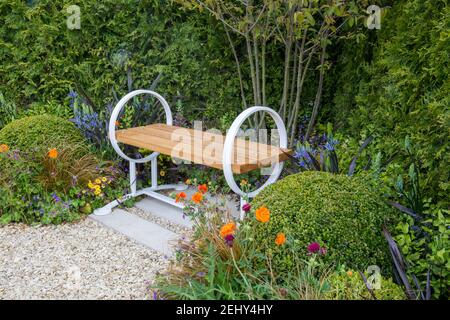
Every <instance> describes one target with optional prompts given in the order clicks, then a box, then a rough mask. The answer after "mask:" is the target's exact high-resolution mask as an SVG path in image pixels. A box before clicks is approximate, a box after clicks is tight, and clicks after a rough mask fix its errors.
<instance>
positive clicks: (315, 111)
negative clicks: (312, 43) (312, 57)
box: [305, 45, 326, 141]
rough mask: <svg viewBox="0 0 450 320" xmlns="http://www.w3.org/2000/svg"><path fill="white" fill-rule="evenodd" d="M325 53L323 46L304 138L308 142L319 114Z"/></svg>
mask: <svg viewBox="0 0 450 320" xmlns="http://www.w3.org/2000/svg"><path fill="white" fill-rule="evenodd" d="M325 52H326V45H324V46H323V48H322V54H321V56H320V76H319V87H318V88H317V94H316V100H315V101H314V107H313V112H312V114H311V119H310V120H309V124H308V130H307V131H306V136H305V141H308V139H309V137H310V135H311V133H312V130H313V128H314V125H315V122H316V118H317V114H318V113H319V108H320V101H321V98H322V90H323V76H324V74H325V66H324V62H325Z"/></svg>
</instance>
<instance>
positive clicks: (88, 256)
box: [0, 219, 168, 300]
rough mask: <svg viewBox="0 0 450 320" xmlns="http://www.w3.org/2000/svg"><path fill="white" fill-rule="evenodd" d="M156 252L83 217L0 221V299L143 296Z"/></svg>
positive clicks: (158, 258) (157, 267)
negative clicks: (43, 222) (54, 222)
mask: <svg viewBox="0 0 450 320" xmlns="http://www.w3.org/2000/svg"><path fill="white" fill-rule="evenodd" d="M167 263H168V260H167V258H166V257H164V256H162V255H161V254H159V253H157V252H155V251H153V250H151V249H148V248H146V247H144V246H141V245H139V244H137V243H135V242H133V241H131V240H129V239H128V238H126V237H125V236H123V235H121V234H118V233H116V232H114V231H112V230H109V229H107V228H104V227H102V226H101V225H99V224H98V223H97V222H94V221H92V220H90V219H85V220H83V221H81V222H78V223H75V224H65V225H60V226H41V227H30V226H26V225H21V224H20V225H17V224H15V225H7V226H4V227H0V300H1V299H148V298H151V297H150V296H149V292H148V290H146V287H147V283H148V282H151V280H152V279H153V277H154V275H155V274H156V273H157V272H158V271H162V270H164V269H165V267H166V266H167Z"/></svg>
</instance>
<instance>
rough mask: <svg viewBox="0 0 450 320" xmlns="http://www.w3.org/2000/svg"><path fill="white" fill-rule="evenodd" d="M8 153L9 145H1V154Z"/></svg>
mask: <svg viewBox="0 0 450 320" xmlns="http://www.w3.org/2000/svg"><path fill="white" fill-rule="evenodd" d="M8 151H9V147H8V145H7V144H0V153H3V152H8Z"/></svg>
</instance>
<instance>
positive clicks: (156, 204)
mask: <svg viewBox="0 0 450 320" xmlns="http://www.w3.org/2000/svg"><path fill="white" fill-rule="evenodd" d="M135 206H136V207H137V208H139V209H141V210H144V211H146V212H149V213H151V214H152V215H154V216H156V217H160V218H163V219H165V220H168V221H170V222H172V223H175V224H178V225H180V226H183V227H188V228H191V227H192V225H193V223H192V221H191V220H190V218H189V217H187V216H185V217H184V218H183V210H182V209H180V208H177V207H174V206H172V205H170V204H168V203H165V202H163V201H160V200H158V199H154V198H150V197H148V198H145V199H143V200H141V201H139V202H137V203H136V204H135Z"/></svg>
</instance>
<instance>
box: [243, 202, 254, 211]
mask: <svg viewBox="0 0 450 320" xmlns="http://www.w3.org/2000/svg"><path fill="white" fill-rule="evenodd" d="M251 208H252V206H251V204H250V203H246V204H244V205H243V206H242V210H244V212H249V211H250V209H251Z"/></svg>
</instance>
